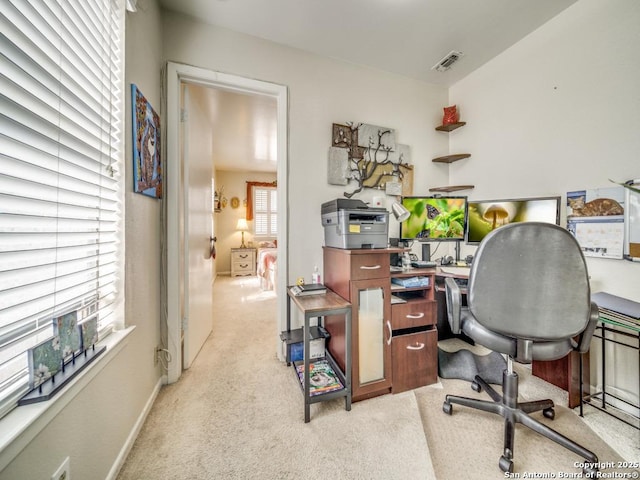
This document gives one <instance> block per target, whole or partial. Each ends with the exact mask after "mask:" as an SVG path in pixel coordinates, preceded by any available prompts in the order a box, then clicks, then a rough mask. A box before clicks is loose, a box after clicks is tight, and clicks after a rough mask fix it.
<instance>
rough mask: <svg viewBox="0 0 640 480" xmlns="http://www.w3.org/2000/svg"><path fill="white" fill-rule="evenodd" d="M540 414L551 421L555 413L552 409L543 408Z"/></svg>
mask: <svg viewBox="0 0 640 480" xmlns="http://www.w3.org/2000/svg"><path fill="white" fill-rule="evenodd" d="M542 414H543V415H544V416H545V418H548V419H549V420H553V419H554V418H556V411H555V410H554V409H553V408H545V409H544V410H542Z"/></svg>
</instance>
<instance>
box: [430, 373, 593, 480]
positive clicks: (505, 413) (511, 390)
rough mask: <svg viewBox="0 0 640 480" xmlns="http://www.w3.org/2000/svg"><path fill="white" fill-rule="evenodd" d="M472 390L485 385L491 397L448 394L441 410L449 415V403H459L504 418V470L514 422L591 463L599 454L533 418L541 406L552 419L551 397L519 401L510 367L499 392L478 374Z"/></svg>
mask: <svg viewBox="0 0 640 480" xmlns="http://www.w3.org/2000/svg"><path fill="white" fill-rule="evenodd" d="M472 388H473V390H475V391H477V392H480V391H481V389H484V390H485V391H486V392H487V394H489V396H490V397H491V398H492V400H493V401H491V402H490V401H486V400H479V399H476V398H468V397H459V396H456V395H447V396H446V397H445V401H444V403H443V404H442V410H443V411H444V412H445V413H446V414H448V415H451V413H452V410H453V408H452V404H457V405H462V406H465V407H470V408H475V409H477V410H482V411H485V412H490V413H495V414H498V415H501V416H502V417H503V418H504V451H503V454H502V456H501V457H500V460H499V462H498V465H499V466H500V469H501V470H502V471H503V472H508V473H513V447H514V440H515V431H516V424H517V423H521V424H522V425H524V426H526V427H528V428H530V429H531V430H533V431H534V432H537V433H539V434H540V435H542V436H544V437H547V438H548V439H550V440H552V441H554V442H555V443H557V444H558V445H561V446H563V447H565V448H566V449H568V450H570V451H572V452H574V453H576V454H577V455H580V456H581V457H583V458H585V459H586V460H587V463H588V464H590V465H597V463H598V457H597V456H596V455H595V454H594V453H593V452H591V451H589V450H587V449H586V448H584V447H582V446H581V445H578V444H577V443H575V442H574V441H572V440H571V439H569V438H567V437H565V436H564V435H562V434H561V433H558V432H556V431H555V430H553V429H551V428H549V427H547V426H546V425H544V424H542V423H540V422H539V421H537V420H535V419H533V418H532V417H530V416H529V415H528V414H529V413H531V412H537V411H540V410H542V412H543V414H544V416H545V417H547V418H550V419H553V418H554V417H555V413H554V410H553V401H552V400H549V399H546V400H536V401H531V402H523V403H518V374H517V373H515V372H513V371H511V372H510V371H508V370H505V371H504V373H503V375H502V395H500V394H499V393H498V392H496V391H495V390H494V389H493V387H491V386H490V385H489V384H488V383H487V382H485V381H484V380H483V379H482V378H481V377H479V376H476V377H475V380H474V382H473V383H472ZM595 470H597V468H595V467H592V468H590V467H585V468H584V469H583V471H584V473H589V472H594V471H595Z"/></svg>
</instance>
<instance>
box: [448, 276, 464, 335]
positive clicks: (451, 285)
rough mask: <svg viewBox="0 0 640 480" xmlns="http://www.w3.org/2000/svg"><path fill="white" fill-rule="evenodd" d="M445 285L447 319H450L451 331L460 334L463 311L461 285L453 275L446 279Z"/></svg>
mask: <svg viewBox="0 0 640 480" xmlns="http://www.w3.org/2000/svg"><path fill="white" fill-rule="evenodd" d="M444 286H445V296H446V299H447V320H449V326H450V327H451V332H453V333H454V334H455V335H458V334H459V333H461V330H460V314H461V311H462V294H461V293H460V287H459V286H458V284H457V283H456V282H455V280H454V279H453V278H451V277H447V278H445V279H444Z"/></svg>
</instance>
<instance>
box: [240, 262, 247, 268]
mask: <svg viewBox="0 0 640 480" xmlns="http://www.w3.org/2000/svg"><path fill="white" fill-rule="evenodd" d="M248 266H249V264H248V263H241V264H240V268H247V267H248Z"/></svg>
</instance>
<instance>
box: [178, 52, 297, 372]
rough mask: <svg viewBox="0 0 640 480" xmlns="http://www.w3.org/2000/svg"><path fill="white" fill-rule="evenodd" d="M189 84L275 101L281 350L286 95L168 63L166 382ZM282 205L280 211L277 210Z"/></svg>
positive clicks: (278, 88) (280, 89) (276, 88)
mask: <svg viewBox="0 0 640 480" xmlns="http://www.w3.org/2000/svg"><path fill="white" fill-rule="evenodd" d="M182 83H189V84H195V85H200V86H204V87H212V88H223V89H225V90H230V91H234V92H238V93H252V94H258V95H267V96H270V97H273V98H275V99H276V103H277V120H278V128H277V138H278V154H277V165H278V167H277V168H278V172H277V181H278V213H279V215H278V280H277V284H278V285H277V287H276V288H277V291H278V292H281V293H280V294H279V295H278V315H277V318H278V319H279V320H278V324H277V325H276V326H275V327H276V332H275V338H274V340H275V345H274V347H275V349H276V352H277V353H278V355H280V354H281V352H280V348H279V347H280V341H279V335H280V332H281V331H282V330H283V329H284V328H285V323H286V311H287V303H286V300H287V296H286V294H285V292H286V285H287V279H288V277H289V259H288V244H287V240H288V231H289V230H288V217H289V215H288V203H287V199H288V186H287V179H288V160H287V159H288V150H289V144H288V110H289V94H288V89H287V87H286V86H284V85H278V84H275V83H269V82H263V81H261V80H255V79H251V78H244V77H239V76H236V75H230V74H226V73H220V72H214V71H211V70H206V69H203V68H198V67H193V66H190V65H183V64H178V63H174V62H168V63H167V83H166V84H167V108H166V112H167V118H166V125H167V135H166V138H167V146H166V152H167V154H166V158H168V159H171V160H170V161H168V162H166V179H165V182H166V186H167V188H166V201H167V222H166V224H167V227H166V228H167V230H166V236H167V299H166V300H167V337H168V345H167V349H168V350H169V352H170V354H171V358H172V359H173V361H172V362H169V367H168V370H167V379H168V382H169V383H173V382H176V381H177V380H178V379H179V378H180V375H181V374H182V365H181V358H182V352H181V341H182V338H181V337H182V311H183V308H182V303H183V302H184V297H183V288H184V286H182V288H181V281H182V282H184V279H182V280H181V275H185V273H184V272H181V264H180V262H181V257H182V255H181V252H180V245H181V239H182V238H183V232H182V231H181V230H180V225H181V218H180V213H181V207H180V206H181V205H182V199H181V198H180V197H181V194H180V192H181V189H180V168H181V165H179V163H180V162H179V161H178V160H179V159H180V151H179V132H180V128H179V125H180V85H181V84H182ZM281 206H282V207H281Z"/></svg>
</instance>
